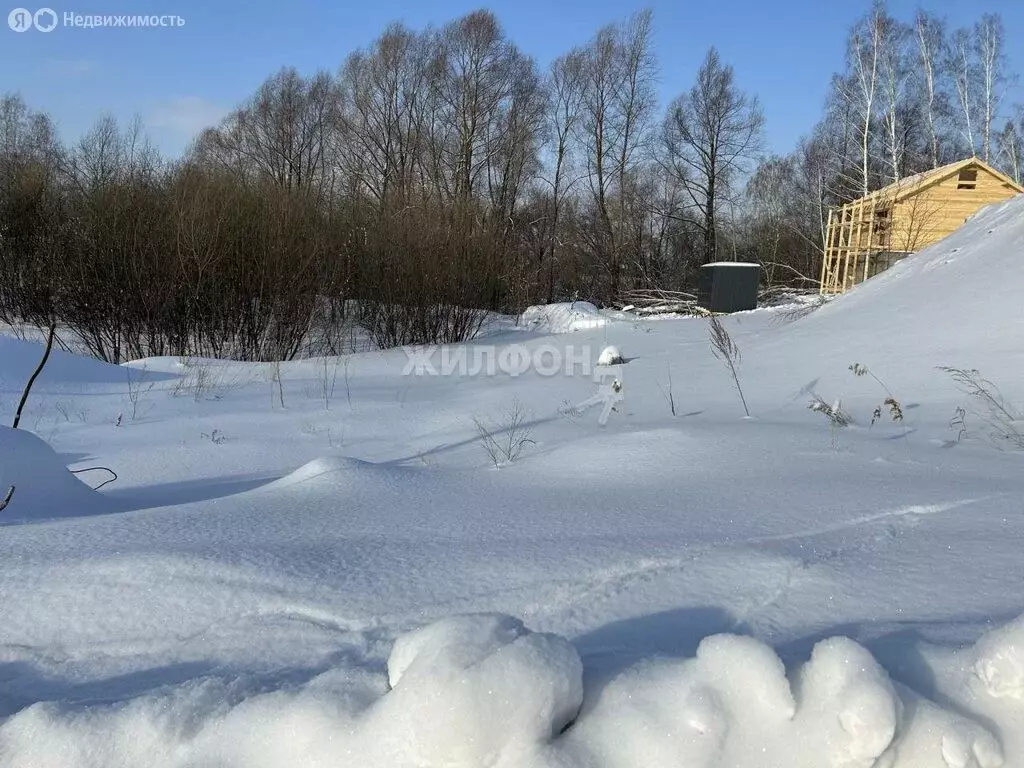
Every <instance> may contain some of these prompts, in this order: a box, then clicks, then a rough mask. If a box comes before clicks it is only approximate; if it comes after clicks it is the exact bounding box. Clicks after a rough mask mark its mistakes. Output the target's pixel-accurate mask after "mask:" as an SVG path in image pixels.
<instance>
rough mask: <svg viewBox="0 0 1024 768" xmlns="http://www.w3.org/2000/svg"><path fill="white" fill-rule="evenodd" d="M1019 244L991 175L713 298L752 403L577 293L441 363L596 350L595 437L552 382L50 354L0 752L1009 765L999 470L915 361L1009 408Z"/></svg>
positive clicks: (708, 366)
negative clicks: (772, 298)
mask: <svg viewBox="0 0 1024 768" xmlns="http://www.w3.org/2000/svg"><path fill="white" fill-rule="evenodd" d="M1022 253H1024V199H1021V200H1015V201H1011V202H1009V203H1007V204H1004V205H1003V206H1000V207H994V208H991V209H988V210H986V211H984V212H982V213H981V214H979V215H978V216H977V217H976V218H975V219H974V220H972V222H970V223H969V224H968V225H967V226H966V227H965V228H964V230H962V231H961V232H960V233H958V234H956V235H954V236H953V237H951V238H949V239H948V240H947V241H945V242H943V243H940V244H938V245H937V246H935V247H933V248H931V249H929V250H928V251H925V252H922V253H921V254H918V255H917V256H914V257H912V258H909V259H907V260H905V261H904V262H901V263H900V264H899V265H898V266H897V267H896V268H894V269H893V270H891V271H890V272H887V273H885V274H884V275H882V276H880V277H879V278H876V279H873V280H871V281H869V282H867V283H865V284H864V285H862V286H860V287H858V288H857V289H855V290H853V291H851V292H850V293H849V294H847V295H845V296H843V297H840V298H838V299H836V300H835V301H833V302H830V303H829V304H828V305H826V306H825V307H823V308H821V309H819V310H817V311H815V312H814V313H813V314H810V315H808V316H805V317H802V318H800V319H796V320H794V319H792V317H790V316H789V315H788V314H787V311H786V310H785V309H784V308H783V309H773V310H770V311H758V312H752V313H743V314H740V315H736V316H733V317H730V318H727V319H726V326H727V328H728V329H729V331H730V333H732V335H733V338H734V339H735V341H736V343H737V345H738V346H739V348H740V350H741V352H742V360H741V363H740V368H739V373H740V378H741V382H742V385H743V387H744V392H745V395H746V398H747V401H748V403H749V405H750V409H751V412H752V414H753V417H754V418H751V419H744V418H743V410H742V407H741V405H740V401H739V398H738V397H737V395H736V393H735V390H734V389H733V386H732V382H731V380H730V378H729V376H728V373H727V371H726V369H725V368H724V366H723V365H722V363H721V362H720V361H718V360H716V359H715V358H714V357H713V356H712V354H711V351H710V348H709V346H708V343H707V323H706V321H704V320H701V319H694V318H685V319H658V320H650V321H627V320H623V319H622V318H621V316H618V315H606V314H598V313H596V312H590V311H589V310H587V311H586V312H584V315H585V317H584V316H583V315H578V314H577V312H578V310H579V304H577V305H576V307H556V308H548V309H546V310H544V311H540V310H538V311H535V312H532V313H530V314H529V317H531V318H535V319H536V322H532V321H531V322H530V323H529V324H528V330H531V331H532V333H522V332H508V331H507V330H506V331H504V332H502V333H501V334H499V335H495V336H492V337H489V338H483V339H480V340H477V341H476V342H474V343H473V344H470V345H467V347H466V351H467V359H468V360H470V361H472V360H473V355H474V354H477V355H485V356H487V355H498V354H501V353H503V352H504V353H508V352H509V351H510V350H516V351H517V352H524V353H525V354H526V355H527V356H536V355H537V354H539V353H540V352H541V351H545V354H548V355H550V354H551V353H552V350H555V351H558V350H561V351H562V352H564V353H565V356H566V357H572V359H574V360H576V361H580V360H582V359H587V360H591V361H593V362H596V361H597V358H598V356H599V354H600V353H601V351H602V350H603V349H605V348H606V347H608V346H615V347H617V349H618V350H620V351H621V354H622V356H623V357H624V358H625V359H626V360H627V361H628V362H627V363H626V364H623V365H617V366H610V367H609V368H610V369H612V370H614V374H615V376H616V377H617V378H618V379H619V380H620V382H621V384H622V393H623V395H624V399H623V401H622V402H621V403H620V404H619V406H618V408H617V410H616V411H614V412H612V413H611V415H610V418H609V420H608V423H607V425H606V426H601V425H600V424H599V423H598V412H599V410H600V408H599V407H589V408H582V407H580V404H581V403H585V402H586V401H587V400H588V399H589V398H592V397H593V396H594V395H595V393H597V392H598V384H597V383H595V381H594V380H593V378H592V376H591V375H587V374H585V373H583V372H582V371H579V370H574V371H573V374H574V375H565V374H564V373H559V374H558V375H541V373H539V372H537V371H536V370H529V371H525V372H522V373H521V374H519V375H509V374H508V373H503V372H502V371H501V369H500V368H499V369H498V370H496V371H495V372H494V373H493V375H488V374H487V371H486V369H484V370H481V371H473V370H471V369H467V368H463V369H461V370H455V371H454V372H453V373H452V374H451V375H447V376H440V375H438V376H432V375H425V376H415V375H403V371H406V369H407V368H408V363H409V360H410V358H409V357H408V356H407V355H406V353H405V352H404V351H402V350H393V351H389V352H370V353H363V354H356V355H350V356H348V357H346V358H344V359H329V360H311V361H305V362H300V363H290V364H285V365H282V366H281V378H282V384H281V387H280V388H278V385H277V384H276V383H275V377H276V371H275V369H274V368H273V367H272V366H266V365H243V364H237V363H217V362H215V361H200V360H190V361H180V360H177V359H153V360H147V361H139V362H137V363H135V364H133V365H132V366H130V367H115V366H104V365H101V364H98V363H94V362H92V361H86V360H79V359H75V358H72V357H70V356H63V355H60V356H58V357H56V358H55V360H54V361H53V366H52V367H51V368H50V369H48V371H47V374H46V375H45V377H44V378H43V379H42V380H41V382H40V387H39V389H38V391H37V393H36V394H35V395H34V396H33V398H32V400H31V401H30V407H29V412H28V415H27V416H26V419H25V420H24V421H23V424H24V425H26V426H28V427H29V428H30V429H31V430H32V431H33V432H35V433H36V435H39V436H41V437H43V438H45V440H46V441H47V442H48V443H49V444H50V445H51V446H52V447H53V449H54V450H55V451H56V453H53V452H51V451H50V449H48V448H47V447H46V446H45V445H43V444H42V443H41V442H39V441H38V440H36V439H34V438H33V437H32V436H30V435H27V434H18V435H14V434H12V433H11V432H10V431H9V430H7V431H0V461H2V462H3V463H2V464H0V475H2V477H0V481H2V482H3V483H8V482H10V483H14V482H15V481H16V480H17V482H18V483H22V480H21V477H22V476H24V477H26V478H29V479H30V483H31V485H32V486H33V487H34V488H35V489H36V490H33V492H32V494H31V496H30V495H29V494H28V493H26V494H25V496H24V497H20V494H21V490H20V489H19V491H18V493H17V494H16V496H15V501H14V502H12V505H11V507H9V509H8V511H7V512H5V513H2V514H0V614H2V621H0V765H2V766H5V767H6V766H16V767H17V768H21V767H22V766H31V767H32V768H37V767H40V766H44V767H48V766H62V767H63V766H97V767H98V766H103V767H104V768H106V767H107V766H138V765H147V766H150V765H152V766H212V765H216V766H246V767H247V768H248V767H250V766H268V767H271V766H273V767H277V766H293V765H310V766H337V765H357V766H381V768H384V767H385V766H386V767H387V768H396V767H401V766H467V768H468V767H469V766H473V767H474V768H476V767H477V766H505V767H511V766H516V767H517V768H541V767H544V768H546V767H547V766H552V767H553V766H559V767H560V768H569V767H572V768H575V767H576V766H581V767H582V766H587V767H588V768H590V767H594V768H606V767H607V768H612V767H617V766H623V768H625V766H635V765H659V766H685V767H686V768H691V767H692V766H707V767H708V768H712V767H722V768H724V767H725V766H744V768H749V767H750V766H766V768H767V767H768V766H780V765H785V766H804V765H807V766H815V768H817V766H821V765H823V764H827V765H835V766H865V768H869V767H870V766H875V765H878V766H940V767H941V766H953V767H954V768H966V767H967V766H979V767H980V766H984V767H985V768H988V766H996V765H1000V764H1004V765H1009V766H1024V738H1022V734H1024V704H1022V703H1021V702H1022V701H1024V673H1022V672H1021V670H1024V625H1022V624H1020V623H1019V622H1016V617H1018V616H1019V615H1021V614H1024V597H1022V596H1021V595H1022V592H1021V589H1020V587H1021V585H1024V560H1022V559H1021V557H1020V551H1021V545H1022V543H1024V515H1022V513H1024V504H1022V503H1021V499H1022V498H1024V471H1022V470H1024V465H1022V462H1024V455H1022V453H1021V452H1019V451H1016V450H1011V448H1012V446H1010V445H1008V444H1007V443H1006V442H1004V441H1003V442H1001V441H993V440H992V439H991V438H990V436H989V435H988V432H989V430H988V429H987V428H986V426H985V424H984V421H983V417H984V415H985V414H984V413H983V412H982V410H983V409H982V408H981V406H980V404H979V403H977V402H975V401H974V400H973V399H972V398H970V397H968V396H967V395H965V394H963V393H962V392H961V391H959V390H958V389H957V387H956V386H954V383H953V382H952V380H951V379H950V378H949V376H947V375H946V374H944V373H942V372H940V371H938V370H936V366H939V365H953V366H963V367H974V368H978V369H980V370H981V372H982V373H983V374H984V375H985V376H986V377H988V378H990V379H991V380H992V381H994V382H996V383H997V384H998V385H999V386H1000V387H1001V389H1002V392H1003V394H1004V395H1005V397H1006V399H1007V400H1008V401H1011V405H1012V404H1021V403H1022V402H1024V385H1022V384H1021V382H1022V381H1024V347H1022V342H1021V339H1022V338H1024V325H1022V323H1024V317H1022V309H1021V306H1022V305H1021V302H1020V300H1019V297H1020V296H1022V295H1024V265H1022V264H1021V262H1020V261H1019V259H1020V257H1021V255H1022ZM577 321H579V322H577ZM554 329H557V330H558V331H571V332H567V333H555V332H554ZM570 347H571V355H570V354H569V348H570ZM38 351H39V348H38V347H35V348H34V349H33V348H32V347H31V346H30V345H23V344H21V343H14V342H8V341H6V340H0V353H3V356H2V357H0V376H2V381H3V383H2V385H0V405H3V406H4V412H5V413H7V412H9V411H10V410H11V409H12V408H13V403H14V401H15V400H16V397H17V395H18V394H20V386H21V377H22V376H23V375H24V373H25V371H26V370H28V369H30V368H31V365H32V362H33V361H34V360H35V358H36V355H37V354H38ZM15 352H16V354H15ZM545 359H547V358H545ZM853 363H859V364H861V365H865V366H867V367H868V368H869V370H870V372H871V373H872V374H875V375H877V376H878V377H879V378H880V379H881V380H882V381H884V383H885V385H884V386H883V385H881V384H879V383H878V381H876V380H875V379H873V378H872V377H871V376H870V375H864V376H859V377H858V376H855V375H854V374H853V373H852V372H851V371H850V370H849V366H850V365H851V364H853ZM595 370H596V368H595ZM129 376H132V377H133V378H131V379H130V380H129V378H128V377H129ZM129 381H130V382H131V386H130V387H129ZM886 387H887V388H888V390H889V391H891V393H892V394H893V395H894V396H895V397H896V398H897V399H898V400H899V401H900V403H901V407H902V409H903V412H904V415H905V420H904V421H903V422H902V423H893V422H891V421H889V420H888V417H887V416H885V417H884V418H883V419H882V420H881V421H879V422H878V423H876V424H875V425H874V426H869V424H870V421H871V414H872V410H873V409H874V408H875V407H876V406H879V405H881V404H882V401H883V400H884V398H885V397H887V396H888V393H887V392H886ZM812 393H815V394H818V395H820V396H821V397H823V398H825V399H826V400H827V401H828V402H833V401H835V400H840V401H841V405H842V408H843V409H844V410H846V411H848V412H849V413H850V414H851V415H852V416H853V418H854V420H855V423H854V424H853V425H852V426H850V427H848V428H846V429H842V430H833V429H831V428H830V426H829V424H828V422H827V421H826V420H825V419H824V418H823V416H822V415H821V414H818V413H813V412H811V411H809V410H808V409H807V404H808V402H809V400H810V398H811V396H812ZM670 396H671V397H670ZM670 399H671V401H672V402H674V404H675V416H673V415H672V412H671V406H670ZM282 401H283V404H284V407H283V408H282ZM957 407H962V408H963V409H964V412H963V417H962V418H963V421H964V424H965V426H966V432H963V433H962V431H961V427H960V426H959V425H955V426H954V427H953V428H951V426H950V422H951V419H952V418H953V417H954V416H955V415H956V413H957V411H956V408H957ZM517 414H518V417H519V419H520V420H521V421H522V423H523V425H524V426H523V434H522V436H523V437H525V438H528V440H526V441H525V442H523V444H522V451H521V455H519V457H518V458H517V459H516V460H515V461H512V462H511V463H507V464H506V465H505V466H502V467H501V468H500V469H495V468H494V465H493V462H492V461H491V459H490V457H489V456H488V454H487V452H486V451H485V449H484V447H483V446H482V438H481V433H480V427H479V426H478V423H479V424H481V425H483V426H484V427H486V428H488V429H490V430H491V431H492V433H493V434H495V435H497V436H498V439H501V437H502V431H501V427H502V426H503V425H506V424H508V423H509V422H510V420H512V419H513V418H514V417H516V415H517ZM119 415H120V419H119V418H118V417H119ZM30 454H31V455H32V456H33V457H34V458H32V459H31V460H27V459H24V458H23V457H27V456H29V455H30ZM58 457H59V458H58ZM61 462H67V463H69V464H70V466H71V467H72V468H79V467H84V466H94V465H97V464H103V465H106V466H110V467H111V468H113V469H115V470H116V471H117V473H118V475H119V479H118V481H117V482H116V483H114V484H112V485H109V486H107V487H105V488H103V489H102V490H101V491H98V492H93V491H91V490H89V488H88V487H86V486H85V485H84V484H83V483H82V482H81V481H79V480H77V479H75V478H74V477H71V476H69V475H67V474H66V473H64V471H63V469H62V468H61V464H60V463H61ZM26 463H28V464H30V465H31V466H30V467H26V466H25V464H26ZM79 477H81V478H83V479H87V480H89V481H90V482H91V484H93V485H95V484H97V483H98V482H99V481H100V480H101V479H104V478H103V477H102V475H101V476H100V477H92V476H91V475H79ZM8 478H11V479H8ZM68 481H71V482H74V483H77V485H74V486H70V485H67V482H68ZM29 487H30V485H28V484H26V485H25V488H26V489H29ZM72 488H73V489H74V490H73V491H72V490H71V489H72ZM39 489H42V490H39ZM40 494H42V495H44V496H45V497H46V501H45V502H42V501H39V498H40ZM19 498H20V499H21V503H22V504H23V505H24V506H23V507H22V511H21V512H20V513H18V514H14V513H15V512H17V508H16V506H15V504H18V503H19ZM30 502H31V504H32V505H31V507H29V506H28V505H29V504H30ZM8 513H11V514H8ZM69 515H71V517H69ZM512 617H515V618H512ZM829 638H833V639H829Z"/></svg>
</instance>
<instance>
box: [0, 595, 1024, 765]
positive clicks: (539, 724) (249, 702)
mask: <svg viewBox="0 0 1024 768" xmlns="http://www.w3.org/2000/svg"><path fill="white" fill-rule="evenodd" d="M1022 641H1024V624H1020V623H1018V624H1016V625H1012V626H1011V627H1008V628H1006V629H1003V630H998V631H996V632H993V633H991V634H989V635H987V636H986V637H984V638H983V639H982V640H981V641H980V642H979V643H978V644H977V646H976V647H975V648H973V649H968V650H966V651H963V652H960V653H959V654H952V655H947V656H945V657H943V656H937V657H936V660H935V662H934V670H933V671H934V672H935V673H936V675H937V677H939V678H941V677H943V676H945V677H946V678H947V680H946V682H945V686H946V687H942V688H940V693H941V695H942V697H944V698H945V699H947V700H952V701H956V702H957V704H958V706H957V707H955V708H952V709H950V708H942V707H939V706H938V705H936V704H934V703H932V702H931V701H928V700H925V699H922V698H920V697H919V696H918V695H917V694H914V693H911V692H910V691H909V690H907V689H905V688H902V687H898V686H896V685H894V684H893V683H892V682H891V681H890V679H889V677H888V675H887V674H886V673H885V671H884V670H883V669H882V668H881V667H880V666H879V665H878V663H877V662H876V661H875V660H874V659H873V658H872V656H871V654H870V653H868V652H867V651H866V650H865V649H864V648H863V647H861V646H860V645H858V644H857V643H855V642H853V641H852V640H848V639H846V638H833V639H828V640H823V641H821V642H819V643H818V644H817V646H816V647H815V648H814V651H813V653H812V655H811V658H810V659H809V660H808V661H807V662H805V663H804V664H803V665H802V666H801V667H799V668H798V669H796V670H794V671H792V672H790V673H789V674H787V671H786V669H785V667H784V666H783V664H782V662H781V661H780V660H779V658H778V656H776V654H775V652H774V651H772V650H771V648H769V647H768V646H766V645H764V644H763V643H761V642H759V641H757V640H754V639H752V638H749V637H740V636H734V635H716V636H712V637H708V638H706V639H705V640H704V641H703V642H702V643H701V644H700V647H699V648H698V649H697V653H696V656H695V657H694V658H692V659H685V660H651V661H647V662H642V663H640V664H638V665H636V666H633V667H630V668H627V669H625V670H624V671H622V672H620V673H619V674H617V675H616V676H615V677H613V678H612V679H610V680H607V681H604V682H602V683H600V684H595V685H593V686H592V687H591V689H590V690H589V691H586V693H585V691H584V685H583V667H582V664H581V662H580V659H579V656H578V655H577V653H576V651H575V649H574V648H573V646H572V645H571V644H570V643H569V642H567V641H566V640H564V639H562V638H560V637H557V636H555V635H547V634H542V633H533V632H530V631H529V630H528V629H527V628H526V627H524V626H523V625H522V623H521V622H519V621H518V620H516V619H513V618H511V617H508V616H501V615H472V616H457V617H453V618H450V619H445V620H442V621H440V622H437V623H435V624H432V625H428V626H426V627H424V628H422V629H419V630H415V631H414V632H411V633H409V634H407V635H405V636H403V637H400V638H399V639H398V640H397V642H396V643H395V645H394V649H393V650H392V653H391V657H390V659H389V660H388V670H387V672H388V675H387V676H388V680H389V686H388V688H389V689H385V688H384V687H383V686H382V684H381V681H380V680H379V679H377V680H371V679H368V678H365V677H364V678H359V677H355V678H353V677H347V678H343V679H336V678H335V677H334V676H332V675H331V673H329V672H328V673H324V674H323V675H321V676H319V677H318V678H316V679H315V680H313V681H311V682H310V683H308V684H306V685H304V686H301V687H299V688H296V689H293V690H291V691H280V692H274V693H256V694H255V695H249V696H248V697H244V696H243V695H242V694H243V693H244V692H245V686H244V682H243V681H235V682H230V681H226V680H223V679H215V678H211V679H209V680H207V681H200V682H197V683H195V684H193V685H191V686H186V687H183V688H179V689H177V690H169V691H163V692H160V693H158V694H155V695H151V696H148V697H143V698H140V699H137V700H135V701H131V702H128V703H126V704H122V705H116V706H109V705H108V706H93V707H89V708H86V709H84V710H83V709H79V710H75V709H73V708H71V709H67V708H62V707H59V706H55V705H49V704H38V705H35V706H33V707H30V708H28V709H26V710H23V711H22V712H20V713H18V714H17V715H15V716H13V717H11V718H10V719H9V720H8V721H7V722H6V723H5V724H3V725H2V726H0V758H2V759H3V764H4V765H5V766H10V767H11V768H29V766H31V768H58V766H59V767H60V768H86V767H89V768H93V767H95V768H100V767H101V766H102V768H118V767H119V766H125V767H126V768H127V767H128V766H137V765H141V764H145V765H150V766H158V767H160V768H179V767H181V768H184V767H185V766H200V765H219V766H224V767H225V768H229V767H230V768H234V767H236V766H237V768H261V767H264V766H265V767H266V768H279V767H280V766H285V765H293V764H295V761H296V759H297V758H298V756H300V755H301V763H302V764H303V765H310V766H324V768H326V767H327V766H338V765H359V766H363V767H364V768H414V767H415V768H479V766H496V767H499V768H556V767H557V768H635V766H638V765H643V766H648V765H657V766H662V767H663V768H725V767H726V766H744V768H774V767H775V766H780V765H785V766H787V768H802V767H803V766H806V768H821V766H836V768H840V767H841V768H873V767H874V766H887V767H888V768H911V767H913V768H925V767H930V766H934V767H935V768H971V767H973V768H997V766H1002V765H1004V764H1005V765H1007V766H1019V765H1022V764H1024V759H1022V758H1021V756H1020V755H1019V753H1007V754H1008V755H1010V756H1012V759H1009V760H1007V759H1004V743H1005V744H1006V745H1013V746H1017V744H1018V743H1019V742H1020V741H1021V740H1022V738H1024V737H1022V736H1021V734H1022V733H1024V703H1022V700H1024V682H1022V676H1021V669H1022V668H1024V667H1022V666H1021V663H1022V662H1024V646H1022ZM961 655H962V656H966V657H967V658H968V663H967V664H964V663H963V661H962V660H961V659H960V658H959V656H961ZM950 670H958V671H959V672H960V677H959V678H957V677H955V676H954V677H952V678H950V677H949V671H950ZM339 685H344V686H345V690H346V693H345V694H344V695H338V690H337V687H338V686H339ZM941 685H942V683H940V686H941ZM982 723H984V724H985V725H983V724H982ZM990 728H991V730H990ZM353 758H355V762H353Z"/></svg>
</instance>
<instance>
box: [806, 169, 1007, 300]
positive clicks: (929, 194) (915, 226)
mask: <svg viewBox="0 0 1024 768" xmlns="http://www.w3.org/2000/svg"><path fill="white" fill-rule="evenodd" d="M1021 192H1024V187H1021V185H1020V184H1017V183H1016V182H1015V181H1013V179H1011V178H1010V177H1009V176H1006V175H1004V174H1002V173H1000V172H999V171H997V170H996V169H995V168H993V167H992V166H990V165H988V164H987V163H985V162H983V161H981V160H979V159H978V158H976V157H972V158H969V159H967V160H961V161H960V162H958V163H951V164H950V165H944V166H942V167H941V168H936V169H935V170H932V171H926V172H925V173H919V174H917V175H915V176H909V177H907V178H905V179H902V180H900V181H898V182H896V183H894V184H890V185H889V186H887V187H883V188H882V189H880V190H878V191H877V192H872V193H871V194H870V195H867V196H866V197H862V198H861V199H859V200H854V201H853V202H850V203H847V204H846V205H843V206H840V207H839V208H835V209H833V210H831V211H830V212H829V218H828V228H827V230H826V234H825V260H824V263H823V264H822V270H821V292H822V293H828V294H831V293H843V292H844V291H846V290H848V289H850V288H852V287H853V286H855V285H857V284H858V283H861V282H863V281H864V280H867V279H868V278H869V277H873V276H874V275H877V274H878V273H879V272H882V271H884V270H886V269H888V268H889V267H891V266H892V265H893V264H894V263H895V262H897V261H899V260H900V259H902V258H903V257H904V256H907V255H909V254H911V253H914V252H915V251H919V250H921V249H922V248H925V247H926V246H929V245H931V244H932V243H935V242H937V241H939V240H941V239H942V238H944V237H946V236H947V235H949V234H952V233H953V232H954V231H956V230H957V229H959V228H960V227H961V226H962V225H963V223H964V222H965V221H966V220H967V219H968V218H970V217H971V216H972V215H973V214H975V213H976V212H977V211H978V210H980V209H981V208H983V207H984V206H986V205H989V204H990V203H997V202H999V201H1001V200H1006V199H1007V198H1010V197H1013V196H1014V195H1016V194H1019V193H1021Z"/></svg>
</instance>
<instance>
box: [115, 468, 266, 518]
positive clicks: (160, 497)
mask: <svg viewBox="0 0 1024 768" xmlns="http://www.w3.org/2000/svg"><path fill="white" fill-rule="evenodd" d="M279 478H280V474H276V473H275V474H256V475H225V476H223V477H207V478H202V479H198V480H182V481H179V482H173V483H157V484H155V485H145V486H140V487H137V488H110V489H109V490H107V489H104V491H102V493H103V495H104V496H107V497H109V498H111V499H113V500H115V501H116V502H118V511H119V512H134V511H137V510H141V509H155V508H156V507H170V506H177V505H179V504H192V503H195V502H199V501H210V500H212V499H221V498H224V497H225V496H234V495H235V494H239V493H245V492H246V491H251V490H255V489H256V488H259V487H261V486H263V485H266V484H267V483H270V482H273V481H274V480H277V479H279Z"/></svg>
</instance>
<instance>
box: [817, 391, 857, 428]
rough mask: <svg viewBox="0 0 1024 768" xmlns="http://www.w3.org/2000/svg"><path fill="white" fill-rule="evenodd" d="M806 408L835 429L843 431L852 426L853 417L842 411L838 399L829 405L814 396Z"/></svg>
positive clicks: (841, 405)
mask: <svg viewBox="0 0 1024 768" xmlns="http://www.w3.org/2000/svg"><path fill="white" fill-rule="evenodd" d="M807 408H808V410H811V411H814V412H815V413H820V414H821V415H822V416H824V417H825V418H827V419H828V420H829V422H830V423H831V424H832V426H833V427H835V428H837V429H843V428H844V427H848V426H850V425H851V424H853V417H852V416H850V414H848V413H847V412H846V411H844V410H843V403H842V401H841V400H839V399H836V400H835V401H833V402H832V403H829V402H827V401H826V400H824V399H823V398H822V397H821V396H820V395H814V398H813V399H812V400H811V402H810V404H809V405H808V406H807Z"/></svg>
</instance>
